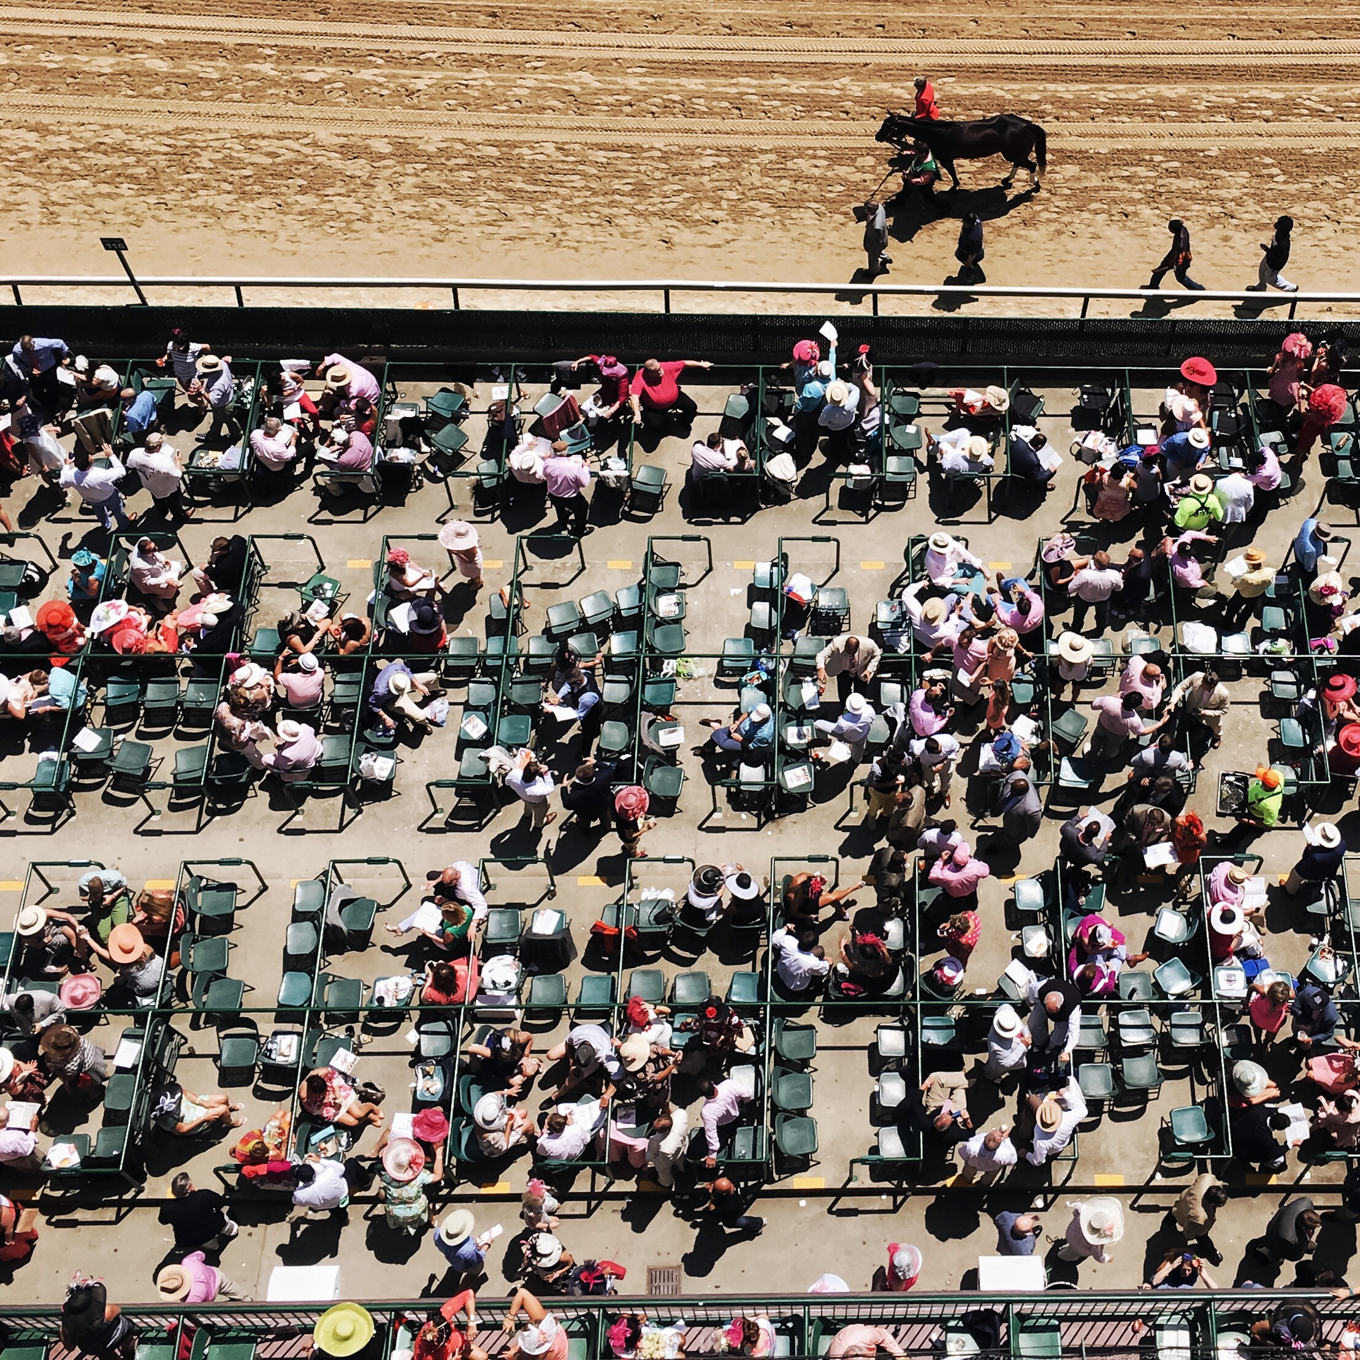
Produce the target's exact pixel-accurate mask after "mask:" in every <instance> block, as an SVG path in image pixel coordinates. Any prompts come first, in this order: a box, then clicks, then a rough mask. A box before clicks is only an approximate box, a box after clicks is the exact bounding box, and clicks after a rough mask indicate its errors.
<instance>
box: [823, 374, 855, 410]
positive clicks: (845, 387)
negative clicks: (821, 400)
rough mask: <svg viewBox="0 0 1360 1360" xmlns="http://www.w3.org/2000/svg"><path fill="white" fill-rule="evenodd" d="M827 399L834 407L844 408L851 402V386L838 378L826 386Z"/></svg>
mask: <svg viewBox="0 0 1360 1360" xmlns="http://www.w3.org/2000/svg"><path fill="white" fill-rule="evenodd" d="M826 399H827V401H829V402H830V403H831V404H832V405H833V406H844V405H845V403H846V402H847V401H849V400H850V384H849V383H846V382H842V381H841V379H839V378H837V379H836V380H835V381H834V382H830V383H827V385H826Z"/></svg>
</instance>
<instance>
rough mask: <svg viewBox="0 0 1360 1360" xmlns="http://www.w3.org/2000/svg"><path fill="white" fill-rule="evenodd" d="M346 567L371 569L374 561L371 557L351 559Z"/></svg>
mask: <svg viewBox="0 0 1360 1360" xmlns="http://www.w3.org/2000/svg"><path fill="white" fill-rule="evenodd" d="M345 565H346V566H347V567H371V566H372V565H373V559H372V558H371V557H351V558H350V559H349V561H348V562H346V563H345Z"/></svg>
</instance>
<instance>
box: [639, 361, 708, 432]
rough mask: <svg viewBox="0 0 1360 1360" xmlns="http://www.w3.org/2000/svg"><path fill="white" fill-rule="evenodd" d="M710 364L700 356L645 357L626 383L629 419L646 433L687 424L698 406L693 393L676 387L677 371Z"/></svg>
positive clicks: (703, 367)
mask: <svg viewBox="0 0 1360 1360" xmlns="http://www.w3.org/2000/svg"><path fill="white" fill-rule="evenodd" d="M712 367H713V365H712V364H711V363H708V362H706V361H704V360H702V359H675V360H670V361H668V362H665V363H662V362H660V361H659V360H657V359H648V360H647V361H646V362H645V363H643V365H642V367H641V368H639V369H638V370H637V372H636V373H634V374H633V381H632V382H631V383H630V384H629V387H628V391H629V401H630V403H631V405H632V408H633V419H634V420H635V421H637V422H638V423H639V424H641V426H642V428H643V430H644V431H645V432H646V433H647V434H651V435H658V436H659V435H663V434H667V433H669V432H670V431H671V430H672V429H674V428H679V427H683V426H687V425H689V423H690V422H691V421H692V420H693V419H694V416H695V413H696V412H697V411H698V409H699V408H698V406H697V405H696V403H695V401H694V398H693V397H691V396H689V395H688V393H685V392H682V391H681V390H680V375H681V374H682V373H684V371H685V369H687V368H702V369H704V370H705V371H707V370H708V369H711V368H712Z"/></svg>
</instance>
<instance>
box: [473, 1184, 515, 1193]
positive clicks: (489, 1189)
mask: <svg viewBox="0 0 1360 1360" xmlns="http://www.w3.org/2000/svg"><path fill="white" fill-rule="evenodd" d="M477 1189H478V1190H480V1191H481V1192H482V1194H484V1195H508V1194H509V1193H510V1182H509V1181H495V1182H494V1183H493V1184H491V1185H479V1186H478V1187H477Z"/></svg>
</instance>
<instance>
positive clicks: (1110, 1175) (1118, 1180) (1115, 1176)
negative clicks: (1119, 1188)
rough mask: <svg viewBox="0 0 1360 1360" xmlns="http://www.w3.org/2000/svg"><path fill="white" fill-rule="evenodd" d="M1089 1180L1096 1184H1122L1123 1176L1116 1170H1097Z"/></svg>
mask: <svg viewBox="0 0 1360 1360" xmlns="http://www.w3.org/2000/svg"><path fill="white" fill-rule="evenodd" d="M1091 1180H1092V1182H1093V1183H1094V1184H1096V1185H1123V1184H1124V1178H1123V1176H1121V1175H1120V1174H1119V1173H1118V1172H1117V1171H1097V1172H1096V1174H1095V1175H1094V1176H1092V1177H1091Z"/></svg>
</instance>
